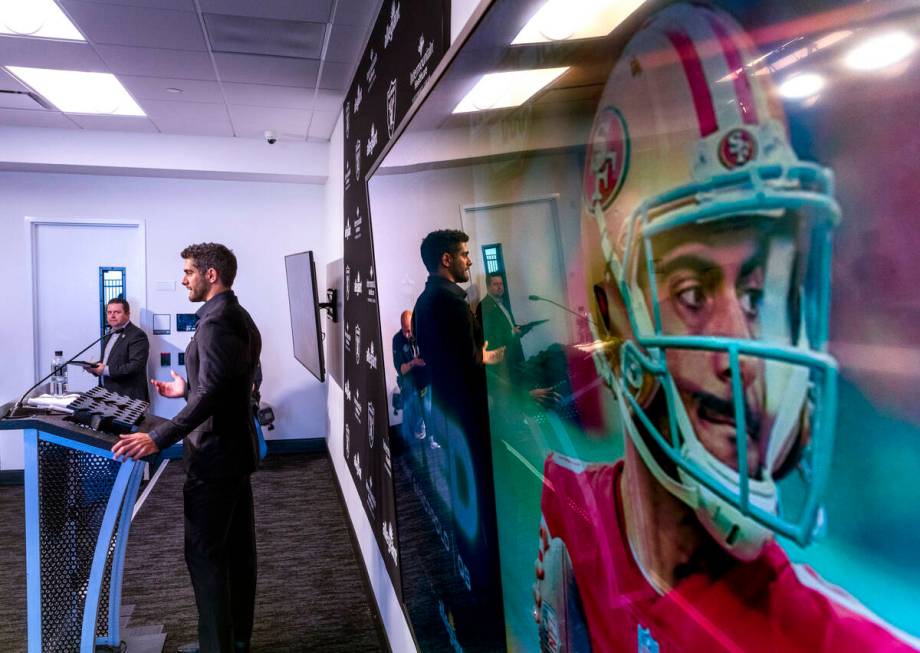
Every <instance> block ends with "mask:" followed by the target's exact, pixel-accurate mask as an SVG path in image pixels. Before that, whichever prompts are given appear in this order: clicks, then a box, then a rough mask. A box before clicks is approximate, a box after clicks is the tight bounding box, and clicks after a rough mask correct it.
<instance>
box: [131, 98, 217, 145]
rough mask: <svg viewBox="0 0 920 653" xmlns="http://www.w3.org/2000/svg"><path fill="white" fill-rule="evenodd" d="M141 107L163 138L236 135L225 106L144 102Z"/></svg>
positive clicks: (197, 103) (155, 101) (156, 101)
mask: <svg viewBox="0 0 920 653" xmlns="http://www.w3.org/2000/svg"><path fill="white" fill-rule="evenodd" d="M141 106H142V107H143V109H144V111H146V112H147V117H148V118H150V119H151V120H152V121H153V123H154V124H155V125H156V126H157V127H159V128H160V131H161V132H163V133H164V134H193V135H195V136H232V135H233V130H232V129H231V127H230V118H228V117H227V110H226V108H225V106H224V105H223V104H205V103H203V102H202V103H199V102H164V101H160V100H145V101H144V102H142V103H141Z"/></svg>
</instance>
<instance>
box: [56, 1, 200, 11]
mask: <svg viewBox="0 0 920 653" xmlns="http://www.w3.org/2000/svg"><path fill="white" fill-rule="evenodd" d="M70 2H91V3H96V4H99V3H103V4H107V5H123V6H125V7H150V8H152V9H175V10H176V11H195V0H70Z"/></svg>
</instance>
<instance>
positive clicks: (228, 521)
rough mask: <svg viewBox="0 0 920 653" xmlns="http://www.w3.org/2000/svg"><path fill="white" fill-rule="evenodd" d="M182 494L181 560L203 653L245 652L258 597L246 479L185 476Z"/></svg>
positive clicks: (254, 539) (253, 531)
mask: <svg viewBox="0 0 920 653" xmlns="http://www.w3.org/2000/svg"><path fill="white" fill-rule="evenodd" d="M183 495H184V500H185V501H184V504H185V562H186V564H187V565H188V571H189V575H190V576H191V578H192V587H193V588H194V590H195V602H196V604H197V606H198V644H199V647H200V650H201V653H233V652H234V651H240V650H242V651H247V650H248V649H249V640H250V638H251V637H252V621H253V612H254V609H255V597H256V537H255V521H254V516H253V507H252V487H251V486H250V484H249V476H248V475H245V476H233V477H229V478H220V479H206V480H205V479H200V478H196V477H193V476H189V477H188V478H187V479H186V481H185V487H184V488H183Z"/></svg>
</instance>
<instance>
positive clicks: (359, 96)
mask: <svg viewBox="0 0 920 653" xmlns="http://www.w3.org/2000/svg"><path fill="white" fill-rule="evenodd" d="M363 99H364V93H363V92H362V91H361V85H360V84H358V90H357V92H356V93H355V115H356V116H357V115H358V111H360V110H361V100H363Z"/></svg>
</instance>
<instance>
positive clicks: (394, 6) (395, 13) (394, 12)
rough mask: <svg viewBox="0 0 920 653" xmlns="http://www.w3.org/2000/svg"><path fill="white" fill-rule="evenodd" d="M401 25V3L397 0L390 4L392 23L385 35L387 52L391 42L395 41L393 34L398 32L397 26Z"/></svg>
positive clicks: (384, 44) (384, 41)
mask: <svg viewBox="0 0 920 653" xmlns="http://www.w3.org/2000/svg"><path fill="white" fill-rule="evenodd" d="M397 25H399V3H398V2H396V0H393V2H392V3H391V4H390V21H389V22H388V23H387V28H386V30H385V31H384V33H383V49H384V50H386V49H387V48H388V47H389V45H390V42H391V41H392V40H393V33H394V32H395V31H396V26H397Z"/></svg>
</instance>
